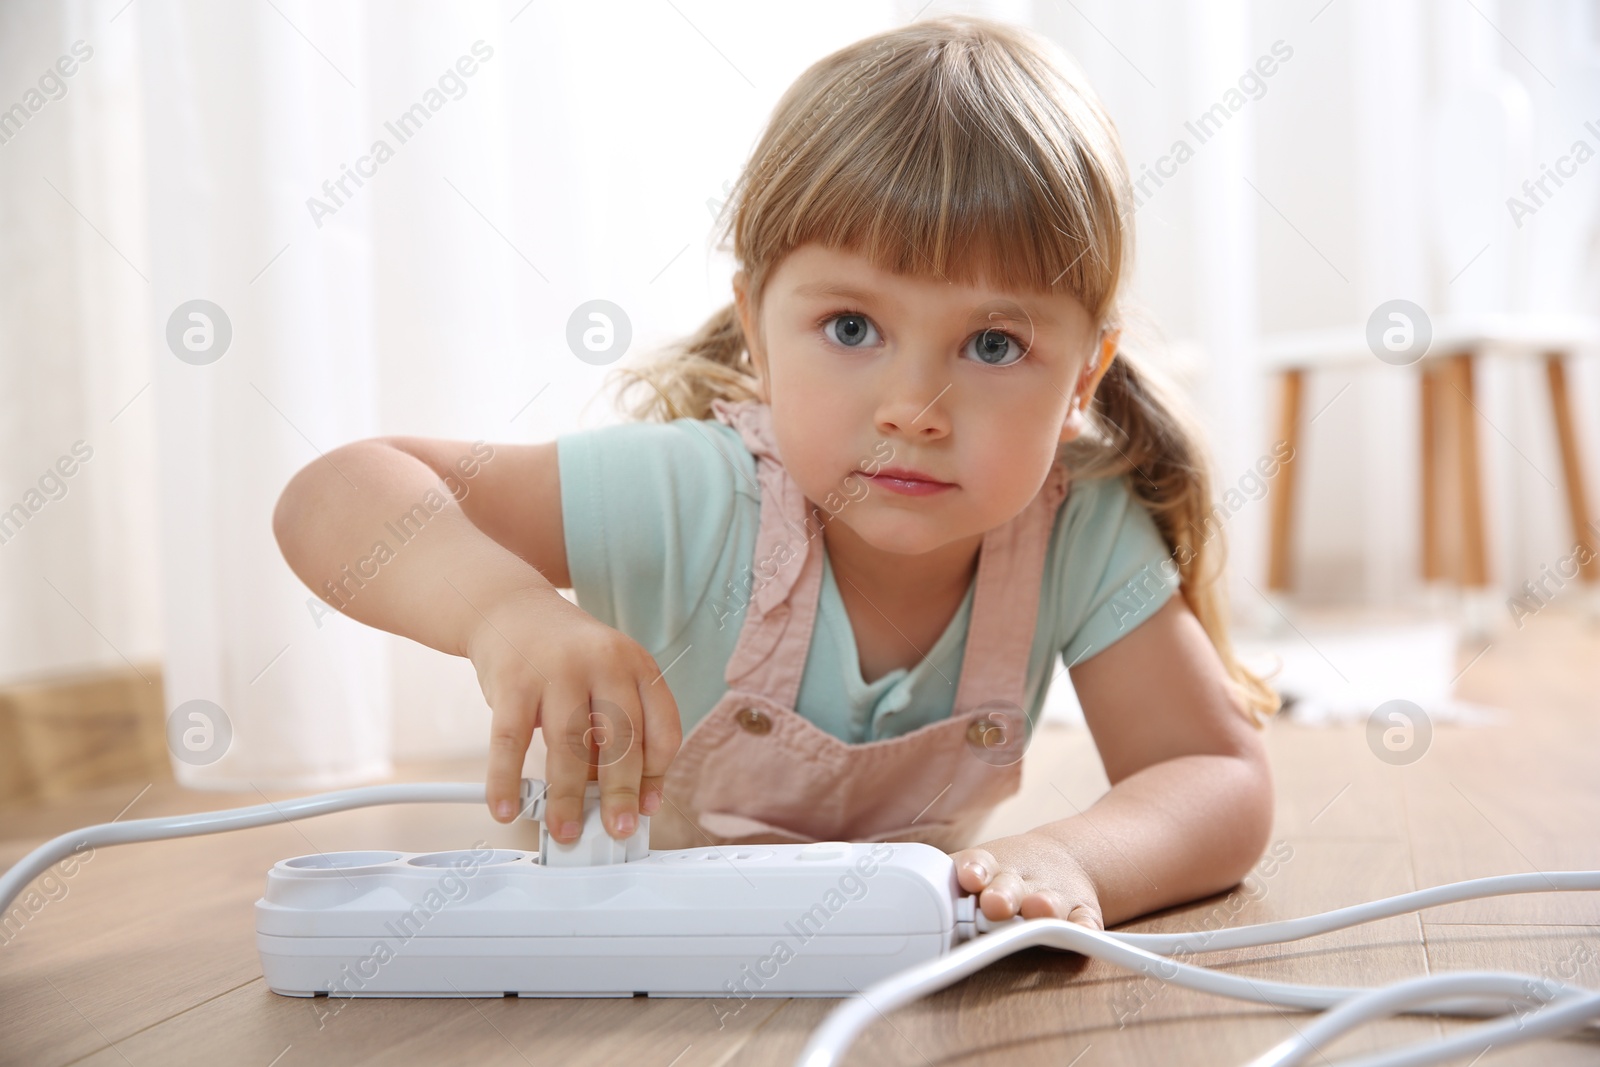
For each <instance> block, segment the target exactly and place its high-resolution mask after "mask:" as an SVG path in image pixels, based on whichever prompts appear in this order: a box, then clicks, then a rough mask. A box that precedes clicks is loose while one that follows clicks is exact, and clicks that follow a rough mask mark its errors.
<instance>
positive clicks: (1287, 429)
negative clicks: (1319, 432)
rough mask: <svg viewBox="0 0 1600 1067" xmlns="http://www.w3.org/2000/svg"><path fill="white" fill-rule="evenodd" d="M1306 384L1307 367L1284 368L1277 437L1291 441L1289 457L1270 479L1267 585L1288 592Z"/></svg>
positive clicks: (1280, 384) (1274, 589)
mask: <svg viewBox="0 0 1600 1067" xmlns="http://www.w3.org/2000/svg"><path fill="white" fill-rule="evenodd" d="M1304 387H1305V371H1304V370H1302V369H1300V368H1299V367H1295V368H1292V369H1290V370H1286V371H1284V372H1283V375H1282V377H1281V379H1280V382H1279V398H1280V399H1279V406H1278V440H1280V441H1284V442H1286V443H1287V444H1288V445H1289V458H1288V459H1286V460H1284V461H1283V462H1282V463H1280V464H1278V469H1277V471H1276V472H1275V473H1274V474H1273V476H1272V480H1271V481H1270V482H1269V483H1268V489H1269V490H1270V491H1271V492H1272V515H1271V520H1270V522H1271V526H1270V534H1269V538H1268V545H1267V552H1268V555H1267V588H1268V589H1271V590H1273V591H1275V592H1280V593H1283V592H1288V590H1289V586H1290V582H1291V575H1290V566H1289V564H1290V551H1291V549H1292V547H1293V537H1292V534H1293V526H1294V488H1295V486H1294V483H1295V462H1296V460H1298V459H1299V457H1300V403H1301V397H1302V393H1303V390H1304Z"/></svg>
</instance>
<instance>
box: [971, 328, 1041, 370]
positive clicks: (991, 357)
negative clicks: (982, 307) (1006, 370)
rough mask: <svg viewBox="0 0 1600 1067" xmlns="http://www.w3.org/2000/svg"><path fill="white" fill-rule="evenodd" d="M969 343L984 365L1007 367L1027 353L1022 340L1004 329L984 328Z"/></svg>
mask: <svg viewBox="0 0 1600 1067" xmlns="http://www.w3.org/2000/svg"><path fill="white" fill-rule="evenodd" d="M970 343H971V344H972V346H973V349H974V352H975V354H976V355H977V357H978V361H979V362H980V363H982V364H983V365H984V366H986V367H1009V366H1011V365H1012V364H1013V363H1017V362H1019V361H1020V360H1021V359H1022V357H1023V356H1025V355H1027V354H1028V350H1027V348H1026V347H1024V346H1023V344H1022V342H1021V341H1019V340H1017V339H1016V338H1015V337H1013V336H1012V335H1011V334H1009V333H1007V332H1006V331H1004V330H984V331H983V332H982V333H980V334H978V335H977V336H976V337H974V338H973V339H972V341H971V342H970Z"/></svg>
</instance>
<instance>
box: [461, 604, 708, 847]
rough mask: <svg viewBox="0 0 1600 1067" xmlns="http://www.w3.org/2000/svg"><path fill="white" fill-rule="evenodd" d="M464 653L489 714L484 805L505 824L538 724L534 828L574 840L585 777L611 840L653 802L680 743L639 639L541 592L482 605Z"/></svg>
mask: <svg viewBox="0 0 1600 1067" xmlns="http://www.w3.org/2000/svg"><path fill="white" fill-rule="evenodd" d="M466 654H467V658H469V659H470V660H472V666H473V668H474V669H475V670H476V671H477V673H478V685H479V686H480V687H481V688H482V689H483V695H484V698H485V699H486V700H488V702H489V708H490V710H491V711H492V713H493V718H492V722H491V726H490V731H489V773H488V780H487V783H486V794H487V799H488V803H489V811H490V813H491V814H492V815H493V816H494V818H495V820H496V821H498V822H510V821H511V820H512V819H513V818H515V817H516V815H517V814H518V811H517V809H518V806H519V804H520V803H521V799H520V794H521V785H522V764H523V761H524V759H525V758H526V756H527V752H528V745H529V743H530V742H531V741H532V740H533V731H534V730H535V729H536V728H537V727H540V726H543V727H544V742H545V748H546V756H545V782H546V805H545V825H546V827H547V829H548V830H549V832H550V834H551V836H552V837H554V838H556V839H557V840H558V841H561V842H563V843H566V844H570V843H571V842H573V841H575V840H577V838H578V834H579V830H580V827H581V826H582V819H583V793H584V787H585V786H586V784H587V783H588V782H590V781H592V780H594V779H595V778H597V777H598V779H599V782H600V809H601V813H602V817H603V819H604V824H605V827H606V830H607V832H608V833H610V834H611V836H612V837H614V838H617V839H622V838H625V837H627V836H628V835H629V834H631V833H633V832H634V830H635V829H636V828H637V827H638V814H639V811H640V810H641V796H642V798H643V803H642V809H643V811H644V813H645V814H646V815H652V814H654V813H655V812H656V810H657V809H658V808H660V806H661V800H662V792H661V790H662V780H663V778H664V777H665V775H666V772H667V766H668V765H669V764H670V763H671V762H672V759H673V757H674V756H676V755H677V752H678V746H679V745H680V744H682V741H683V727H682V722H681V720H680V719H679V717H678V704H677V701H675V700H674V699H673V697H672V691H671V690H670V689H668V688H667V683H666V679H665V678H663V677H662V672H661V668H660V667H659V666H657V664H656V661H655V659H654V657H652V656H651V655H650V653H649V652H647V651H646V650H645V649H644V647H643V646H642V645H640V644H639V643H638V642H637V641H635V640H633V638H631V637H629V636H628V635H627V634H624V633H622V632H621V631H620V630H615V629H613V628H611V627H609V626H607V625H605V624H604V623H602V622H600V621H599V620H598V619H596V618H595V617H594V616H592V615H590V614H589V613H588V612H586V611H584V610H583V609H581V608H579V607H578V606H577V605H575V604H573V603H572V602H571V601H569V600H567V599H566V598H565V597H563V596H562V595H561V594H560V593H558V592H556V591H554V590H553V589H545V590H540V591H536V592H527V593H519V594H511V595H509V596H508V597H507V598H506V599H504V600H501V601H499V602H498V603H496V604H495V605H493V606H492V607H490V608H489V609H488V610H487V611H485V612H483V613H482V615H481V618H480V622H479V624H478V626H477V627H476V628H475V629H474V630H473V633H472V636H471V637H470V638H469V639H468V642H467V650H466Z"/></svg>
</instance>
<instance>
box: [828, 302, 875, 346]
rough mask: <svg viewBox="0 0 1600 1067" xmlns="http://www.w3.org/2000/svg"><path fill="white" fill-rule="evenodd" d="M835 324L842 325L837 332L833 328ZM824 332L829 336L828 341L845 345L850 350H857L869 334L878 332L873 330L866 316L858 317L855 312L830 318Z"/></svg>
mask: <svg viewBox="0 0 1600 1067" xmlns="http://www.w3.org/2000/svg"><path fill="white" fill-rule="evenodd" d="M834 323H839V324H840V326H839V328H838V329H837V330H835V329H832V328H831V327H832V325H833V324H834ZM823 332H825V333H826V334H827V335H828V339H829V340H831V341H834V342H836V343H838V344H841V345H845V346H846V347H848V348H856V347H859V346H860V345H861V344H862V343H863V340H862V339H863V338H864V337H866V336H867V334H868V333H876V332H877V331H876V330H874V329H873V327H872V323H871V322H870V321H868V319H867V317H866V316H865V315H858V314H856V313H855V312H853V311H849V312H846V313H844V314H842V315H833V316H830V317H829V318H828V319H827V320H826V322H824V324H823Z"/></svg>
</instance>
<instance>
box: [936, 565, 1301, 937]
mask: <svg viewBox="0 0 1600 1067" xmlns="http://www.w3.org/2000/svg"><path fill="white" fill-rule="evenodd" d="M1071 674H1072V685H1073V688H1074V689H1075V690H1076V691H1077V694H1078V700H1079V702H1080V703H1081V704H1082V706H1083V714H1084V719H1085V721H1086V722H1087V723H1088V726H1089V730H1090V733H1091V734H1092V735H1093V736H1094V740H1095V744H1096V745H1097V746H1098V747H1099V750H1100V759H1101V762H1102V763H1103V764H1104V766H1105V771H1106V777H1107V778H1108V779H1109V780H1110V782H1111V789H1110V791H1108V792H1107V793H1106V794H1105V795H1103V796H1102V797H1101V798H1100V799H1099V800H1097V801H1096V802H1095V803H1094V804H1092V805H1090V806H1089V807H1088V808H1087V809H1086V810H1083V811H1079V812H1076V813H1074V814H1073V815H1071V816H1069V817H1067V818H1064V819H1060V820H1057V821H1055V822H1049V823H1045V824H1044V825H1042V826H1039V827H1037V828H1036V829H1034V830H1032V831H1029V832H1028V833H1025V834H1018V835H1015V836H1012V837H1007V838H1000V839H997V840H995V841H990V842H986V843H984V844H982V845H979V846H976V847H974V848H969V849H963V850H961V851H959V852H956V853H953V856H954V858H955V861H956V867H957V873H958V878H959V879H960V881H961V884H962V886H963V888H965V889H966V890H967V891H968V892H980V896H979V906H980V907H981V908H982V909H983V911H984V914H986V915H987V916H989V918H991V919H1005V918H1009V917H1010V916H1012V915H1014V914H1018V913H1020V914H1022V915H1023V916H1024V917H1026V918H1039V917H1041V916H1049V915H1055V916H1056V917H1058V918H1063V919H1071V920H1072V921H1075V922H1085V923H1086V925H1090V926H1098V927H1102V928H1103V927H1106V926H1115V925H1116V924H1118V923H1120V922H1123V921H1125V920H1127V919H1131V918H1133V917H1135V916H1138V915H1143V914H1145V913H1147V912H1151V911H1155V910H1157V909H1160V908H1164V907H1168V906H1170V905H1173V904H1181V903H1185V902H1187V901H1191V900H1196V899H1198V898H1200V897H1205V896H1210V895H1211V894H1213V893H1218V892H1221V891H1222V890H1225V889H1227V888H1229V887H1230V886H1233V885H1235V884H1237V883H1238V882H1239V881H1240V880H1241V879H1242V878H1243V877H1244V876H1245V874H1246V873H1248V872H1249V870H1250V868H1251V867H1252V866H1253V865H1254V864H1255V863H1256V861H1257V860H1258V859H1259V858H1260V857H1261V854H1262V852H1263V850H1264V849H1265V848H1266V843H1267V838H1268V835H1269V833H1270V832H1271V829H1272V814H1273V800H1272V774H1271V771H1270V769H1269V768H1268V764H1267V754H1266V747H1265V745H1264V743H1263V740H1262V733H1261V729H1260V728H1259V727H1257V726H1255V725H1253V724H1252V723H1251V722H1250V721H1249V720H1248V719H1247V718H1246V715H1245V712H1244V711H1243V710H1242V708H1241V707H1240V706H1239V705H1238V704H1237V703H1236V702H1235V700H1236V698H1235V697H1233V696H1232V695H1230V693H1229V690H1228V688H1227V685H1226V682H1227V674H1226V671H1225V670H1224V668H1223V665H1222V660H1221V658H1220V657H1219V656H1218V655H1217V651H1216V648H1215V646H1213V645H1212V643H1211V640H1210V638H1209V637H1207V635H1206V632H1205V630H1204V628H1203V627H1201V625H1200V621H1199V620H1198V619H1196V618H1195V616H1194V613H1193V612H1191V611H1190V610H1189V607H1188V605H1187V604H1186V603H1185V602H1184V599H1183V597H1182V596H1181V595H1178V594H1174V595H1173V596H1171V597H1170V598H1169V599H1168V600H1167V602H1166V603H1165V604H1164V605H1162V607H1161V608H1160V609H1159V610H1158V611H1157V612H1156V613H1155V614H1154V615H1152V616H1150V618H1148V619H1146V620H1145V621H1144V622H1143V623H1141V624H1139V625H1138V626H1136V627H1135V628H1134V629H1133V630H1132V631H1131V632H1129V633H1128V634H1127V635H1126V636H1124V637H1121V638H1119V639H1118V640H1117V641H1116V642H1115V643H1113V644H1112V645H1110V646H1109V647H1107V648H1106V649H1105V650H1104V651H1102V652H1099V653H1096V654H1095V655H1093V656H1091V657H1089V658H1088V659H1086V660H1084V661H1083V662H1082V663H1081V664H1079V665H1078V666H1076V667H1073V668H1072V670H1071ZM1069 803H1070V802H1069ZM974 864H977V865H979V866H981V868H982V869H981V870H978V871H974V870H973V869H972V866H973V865H974ZM1089 898H1092V899H1089Z"/></svg>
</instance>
